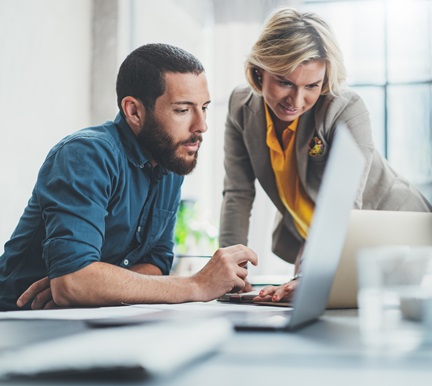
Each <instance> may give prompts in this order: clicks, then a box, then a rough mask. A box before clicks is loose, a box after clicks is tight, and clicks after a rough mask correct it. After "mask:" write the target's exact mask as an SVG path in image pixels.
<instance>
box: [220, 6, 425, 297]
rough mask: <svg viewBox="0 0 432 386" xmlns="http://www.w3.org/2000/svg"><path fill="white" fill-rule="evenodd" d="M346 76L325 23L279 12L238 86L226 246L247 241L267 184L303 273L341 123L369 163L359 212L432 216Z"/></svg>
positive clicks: (289, 253)
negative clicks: (380, 146)
mask: <svg viewBox="0 0 432 386" xmlns="http://www.w3.org/2000/svg"><path fill="white" fill-rule="evenodd" d="M345 77H346V75H345V67H344V64H343V59H342V53H341V50H340V48H339V45H338V43H337V42H336V39H335V37H334V34H333V32H332V30H331V28H330V27H329V26H328V25H327V23H326V22H325V21H324V20H322V19H321V18H320V17H319V16H317V15H316V14H314V13H300V12H298V11H297V10H295V9H292V8H282V9H279V10H277V11H275V12H273V13H272V14H271V15H270V17H269V18H268V20H267V22H266V24H265V26H264V29H263V31H262V33H261V36H260V37H259V39H258V41H257V42H256V43H255V45H254V46H253V48H252V51H251V53H250V55H249V57H248V59H247V61H246V78H247V81H248V83H249V85H248V86H247V87H238V88H236V89H235V90H234V91H233V93H232V95H231V98H230V102H229V113H228V118H227V123H226V131H225V161H224V165H225V173H226V174H225V180H224V198H223V204H222V212H221V229H220V239H219V242H220V246H221V247H225V246H228V245H233V244H245V245H246V244H247V235H248V230H249V218H250V213H251V208H252V204H253V201H254V198H255V188H254V182H255V179H258V181H259V182H260V184H261V186H262V187H263V189H264V191H265V192H266V193H267V195H268V196H269V198H270V199H271V200H272V202H273V203H274V205H275V206H276V208H277V209H278V218H277V223H276V224H277V225H276V228H275V230H274V233H273V244H272V249H273V252H274V253H275V254H276V255H278V256H279V257H281V258H282V259H284V260H286V261H288V262H290V263H296V269H295V272H296V274H298V269H299V267H298V266H299V261H300V256H301V249H302V246H303V243H304V240H305V239H306V238H307V234H308V230H309V226H310V223H311V219H312V215H313V211H314V206H315V199H316V197H317V193H318V189H319V186H320V182H321V178H322V175H323V171H324V167H325V165H326V160H327V157H328V154H329V151H331V144H332V139H333V136H334V133H335V131H336V130H337V127H339V126H341V125H344V126H346V127H347V128H348V129H349V131H350V132H351V134H352V136H353V137H354V139H355V140H356V142H357V144H358V146H359V148H360V149H361V151H362V152H363V154H364V156H365V158H366V167H365V170H364V176H363V178H362V182H361V186H360V188H359V191H358V194H357V197H356V200H355V208H357V209H374V210H407V211H432V206H431V205H430V204H429V203H428V202H427V200H426V199H425V198H424V197H423V196H422V195H421V193H420V192H418V191H417V190H416V189H415V188H414V187H413V186H411V185H410V184H409V182H408V181H407V180H405V179H404V178H402V177H401V176H399V175H397V173H396V172H395V171H394V170H393V169H392V168H391V167H390V165H389V164H388V163H387V161H386V160H385V159H383V158H382V157H381V156H380V155H379V153H378V152H377V150H376V149H375V147H374V145H373V142H372V133H371V124H370V119H369V112H368V110H367V108H366V106H365V104H364V102H363V101H362V99H361V98H360V97H359V96H358V95H357V94H356V93H354V92H353V91H351V90H349V89H347V88H346V87H345V86H344V83H345ZM341 184H343V181H341ZM295 277H298V276H295ZM295 286H296V281H294V280H292V281H290V282H289V283H287V284H284V285H282V286H280V287H266V288H265V289H263V291H261V293H260V296H262V299H266V300H272V301H280V300H281V299H284V298H286V297H288V296H289V294H290V293H291V292H292V290H293V289H294V288H295ZM262 299H261V300H262Z"/></svg>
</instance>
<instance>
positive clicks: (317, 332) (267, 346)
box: [0, 310, 432, 386]
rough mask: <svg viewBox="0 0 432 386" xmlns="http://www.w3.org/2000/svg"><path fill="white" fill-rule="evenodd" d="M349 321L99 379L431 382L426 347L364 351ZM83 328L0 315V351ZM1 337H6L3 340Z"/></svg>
mask: <svg viewBox="0 0 432 386" xmlns="http://www.w3.org/2000/svg"><path fill="white" fill-rule="evenodd" d="M357 323H358V321H357V312H356V311H355V310H345V311H327V312H326V314H325V315H324V316H323V317H322V318H321V319H320V320H319V321H318V322H317V323H314V324H311V325H309V326H306V327H304V328H303V329H300V330H297V331H294V332H237V333H235V334H234V336H233V338H232V339H230V340H229V341H228V342H227V343H226V344H224V345H223V346H222V347H221V349H220V350H219V351H218V352H217V353H216V354H214V355H211V356H209V357H207V358H202V359H201V360H199V361H197V362H195V363H193V364H191V365H189V366H187V367H186V368H184V369H183V370H181V371H178V372H176V373H175V374H174V375H172V376H170V377H162V378H157V379H150V380H146V381H134V382H124V381H116V380H108V381H107V380H104V381H103V382H99V384H103V385H124V384H127V385H140V384H145V385H164V386H170V385H172V386H195V385H196V386H198V385H199V386H201V385H205V386H213V385H215V386H219V385H220V386H230V385H235V386H237V385H242V386H243V385H247V386H254V385H257V386H258V385H259V386H261V385H269V386H270V385H275V384H280V385H284V384H287V385H298V386H307V385H314V386H315V385H317V384H321V385H331V386H338V385H343V386H346V385H350V386H352V385H361V386H365V385H368V386H370V385H383V386H398V385H403V386H413V385H429V384H431V382H432V349H431V350H423V351H421V350H419V351H416V352H412V353H410V354H406V355H402V356H394V357H381V356H376V355H373V354H371V353H368V351H367V350H366V348H365V347H363V345H362V344H361V342H360V337H359V330H358V324H357ZM86 328H87V327H86V326H85V324H84V323H82V322H80V321H68V322H65V321H42V320H37V321H7V320H2V321H0V337H1V341H2V342H0V350H1V349H4V348H5V347H11V345H12V344H13V342H12V340H13V341H14V342H16V344H22V343H24V342H26V341H28V340H35V339H36V338H39V339H41V338H42V339H45V338H46V337H48V336H59V335H62V333H63V334H72V333H79V332H80V331H83V330H85V329H86ZM113 333H115V329H113ZM35 335H37V337H36V336H35ZM4 337H9V339H6V340H4ZM5 342H6V343H5ZM161 344H163V342H161ZM23 365H25V364H23ZM95 383H97V382H96V381H95ZM1 384H2V385H6V384H10V385H14V386H18V385H29V384H39V385H40V384H43V385H51V384H52V385H66V384H67V385H70V384H80V385H85V384H89V385H90V384H94V383H92V382H91V381H90V380H85V381H82V380H81V381H77V382H75V383H74V382H70V381H69V380H58V379H57V380H54V381H52V382H51V381H47V380H43V381H42V382H41V381H38V382H35V381H16V380H15V381H13V382H10V383H8V382H2V383H1Z"/></svg>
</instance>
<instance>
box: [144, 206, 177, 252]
mask: <svg viewBox="0 0 432 386" xmlns="http://www.w3.org/2000/svg"><path fill="white" fill-rule="evenodd" d="M173 217H174V211H172V210H167V209H162V208H158V207H153V209H152V211H151V213H149V215H147V216H146V215H144V216H143V217H142V218H141V219H140V226H139V227H138V231H137V235H136V236H137V239H138V242H139V243H140V244H145V245H146V249H147V250H148V249H150V248H151V247H152V246H153V245H154V244H156V243H157V242H158V240H159V239H160V238H161V237H162V236H163V235H164V233H165V231H167V227H173V226H174V224H173ZM171 232H174V229H172V230H171Z"/></svg>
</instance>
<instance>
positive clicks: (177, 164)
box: [138, 110, 202, 176]
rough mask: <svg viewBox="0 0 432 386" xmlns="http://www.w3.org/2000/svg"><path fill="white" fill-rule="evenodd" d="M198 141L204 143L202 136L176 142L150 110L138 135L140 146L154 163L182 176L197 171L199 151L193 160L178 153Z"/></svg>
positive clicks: (193, 136) (196, 135) (197, 135)
mask: <svg viewBox="0 0 432 386" xmlns="http://www.w3.org/2000/svg"><path fill="white" fill-rule="evenodd" d="M196 141H200V142H202V136H201V134H193V135H191V136H190V137H189V138H188V139H187V140H186V141H181V142H175V140H174V138H173V137H172V136H170V135H169V134H168V133H167V132H165V130H164V128H163V127H162V126H160V125H159V124H158V123H157V122H156V120H155V118H154V115H153V112H151V111H149V110H147V114H146V120H145V122H144V126H143V128H142V130H141V132H140V133H139V134H138V142H139V144H140V145H141V147H142V148H143V149H144V150H145V151H146V152H147V153H148V154H149V155H150V156H151V158H152V159H153V160H154V161H156V162H157V163H158V164H159V165H161V166H163V167H164V168H165V169H167V170H169V171H171V172H174V173H176V174H179V175H181V176H184V175H186V174H189V173H191V172H192V171H193V170H194V169H195V166H196V164H197V160H198V151H197V152H195V153H194V154H193V155H194V157H193V158H192V159H191V160H185V159H183V158H182V157H180V156H177V155H176V152H177V150H178V149H179V148H180V147H181V146H183V145H185V144H187V143H192V142H193V143H194V142H196ZM191 155H192V154H191Z"/></svg>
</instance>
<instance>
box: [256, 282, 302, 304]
mask: <svg viewBox="0 0 432 386" xmlns="http://www.w3.org/2000/svg"><path fill="white" fill-rule="evenodd" d="M297 285H298V280H291V281H289V282H287V283H285V284H282V285H280V286H274V285H269V286H267V287H264V288H263V289H262V290H261V291H260V292H259V294H258V296H256V297H255V298H254V299H253V300H254V302H274V303H278V302H281V301H282V302H287V301H290V300H291V299H292V297H293V294H294V290H295V289H296V288H297Z"/></svg>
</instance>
